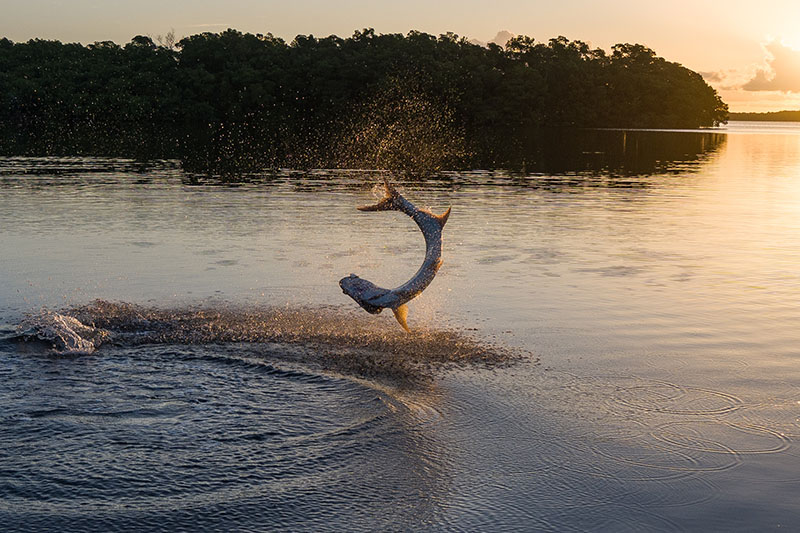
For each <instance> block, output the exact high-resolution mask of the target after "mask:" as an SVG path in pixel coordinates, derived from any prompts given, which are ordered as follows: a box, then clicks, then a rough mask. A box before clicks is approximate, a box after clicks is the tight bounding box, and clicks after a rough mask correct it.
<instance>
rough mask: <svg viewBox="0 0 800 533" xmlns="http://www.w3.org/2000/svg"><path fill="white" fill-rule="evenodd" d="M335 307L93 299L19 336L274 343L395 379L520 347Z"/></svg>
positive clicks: (39, 320)
mask: <svg viewBox="0 0 800 533" xmlns="http://www.w3.org/2000/svg"><path fill="white" fill-rule="evenodd" d="M385 325H386V324H385V323H377V322H376V321H375V320H374V319H372V320H371V319H370V317H366V316H362V314H355V313H352V312H350V311H345V310H342V309H340V308H337V307H333V306H331V307H316V308H308V307H288V306H283V307H260V308H256V307H247V308H245V307H237V306H232V305H231V306H224V305H223V306H217V307H213V308H210V307H196V308H191V307H190V308H179V309H161V308H155V307H143V306H139V305H134V304H130V303H117V302H109V301H104V300H96V301H94V302H92V303H90V304H87V305H82V306H77V307H71V308H68V309H66V310H62V312H60V313H59V312H54V311H50V310H43V311H41V312H40V313H38V314H32V315H29V316H28V317H27V318H26V319H25V320H24V321H23V322H22V324H21V325H20V327H19V333H20V336H21V337H22V338H24V339H28V340H31V339H32V340H38V341H44V342H46V343H49V344H50V345H51V347H52V350H53V351H54V352H56V353H59V354H90V353H93V352H95V350H97V349H98V348H100V346H101V345H102V344H105V343H114V344H115V345H121V346H136V345H141V344H182V345H197V344H213V343H243V342H244V343H259V344H279V345H281V346H282V347H283V349H282V350H270V353H280V354H282V355H281V357H282V358H283V359H285V360H287V361H291V362H295V363H300V364H303V365H311V366H316V367H321V368H323V369H326V370H333V371H337V372H343V373H347V374H353V375H358V376H366V377H377V378H382V377H383V378H392V379H420V378H424V377H429V376H431V375H433V373H434V372H435V371H436V370H437V369H442V368H446V367H448V366H452V365H483V366H495V365H499V364H505V363H509V362H510V361H512V360H514V359H516V358H519V357H521V356H522V355H523V354H522V353H520V352H518V351H515V350H512V349H510V348H507V347H504V346H502V345H500V344H498V343H496V342H487V341H484V340H481V339H479V338H477V337H475V336H471V335H468V334H466V333H465V332H463V331H459V330H456V329H437V328H427V327H426V328H420V329H417V330H415V331H413V332H412V333H411V334H407V333H405V332H404V331H402V330H400V329H399V328H396V327H395V325H394V324H392V328H391V329H386V328H385Z"/></svg>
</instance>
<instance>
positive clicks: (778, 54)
mask: <svg viewBox="0 0 800 533" xmlns="http://www.w3.org/2000/svg"><path fill="white" fill-rule="evenodd" d="M764 48H765V50H766V51H767V53H768V54H769V55H770V57H769V58H767V68H765V69H763V68H760V69H757V70H756V73H755V75H754V76H753V77H752V78H751V79H750V81H748V82H747V83H745V84H744V85H742V89H744V90H745V91H781V92H784V93H790V92H800V50H795V49H794V48H790V47H788V46H786V45H785V44H783V43H781V42H778V41H772V42H769V43H767V44H765V45H764Z"/></svg>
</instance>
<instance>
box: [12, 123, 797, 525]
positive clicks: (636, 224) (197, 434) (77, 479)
mask: <svg viewBox="0 0 800 533" xmlns="http://www.w3.org/2000/svg"><path fill="white" fill-rule="evenodd" d="M753 128H757V127H756V126H753V125H738V124H731V125H729V126H728V128H727V130H726V134H725V136H724V137H720V135H721V134H720V133H719V132H717V133H693V132H684V133H680V132H669V133H667V132H628V133H627V134H626V135H627V137H626V141H625V143H626V148H625V150H626V152H625V153H626V154H628V155H626V156H624V157H622V160H621V161H622V162H621V163H619V162H616V163H615V162H613V161H612V160H613V158H610V156H609V155H608V154H609V153H611V152H610V151H611V150H613V149H615V148H614V147H617V148H616V149H619V146H620V144H619V141H620V137H619V136H620V135H622V134H623V132H613V133H608V136H607V137H603V136H599V137H597V138H596V142H598V143H603V142H606V140H607V141H608V147H607V148H603V149H600V148H598V146H599V145H598V144H591V142H594V141H591V142H589V141H587V143H588V144H586V149H585V150H582V152H583V151H585V152H587V153H586V154H583V155H574V157H571V156H570V157H566V158H562V156H560V155H558V154H555V155H553V154H550V153H548V154H545V155H544V156H543V157H542V158H538V156H536V157H534V156H531V157H530V160H531V161H534V160H536V161H540V160H541V161H547V163H546V164H547V165H551V166H550V167H548V168H551V169H558V168H561V169H562V170H550V171H542V172H539V171H536V170H533V167H532V166H529V167H528V168H527V169H526V171H525V172H505V171H491V172H490V171H474V172H446V173H442V174H441V175H437V176H433V177H430V178H429V179H427V180H425V181H412V180H405V181H403V180H402V179H400V181H401V182H402V183H401V185H402V186H404V187H405V188H406V191H407V192H408V194H409V196H411V197H413V198H414V199H415V201H417V202H418V203H419V204H420V205H425V204H429V205H430V206H431V207H433V208H434V210H439V208H441V207H444V206H448V205H452V208H453V211H452V215H451V218H450V221H449V222H448V225H447V228H446V230H445V233H444V239H445V242H444V252H443V257H444V266H443V267H442V269H441V271H440V272H439V274H438V275H437V278H436V280H435V281H434V283H433V284H432V285H431V286H430V287H429V288H428V289H427V290H426V291H425V292H424V293H423V294H422V295H421V296H420V297H419V298H418V299H416V300H414V301H412V302H411V304H410V308H411V312H410V319H409V323H410V325H411V327H412V328H413V327H415V325H416V326H425V327H435V328H437V329H447V328H455V329H458V330H460V331H464V330H468V331H470V332H471V334H474V336H475V338H478V339H483V340H485V341H486V342H487V343H497V344H498V345H502V346H506V347H509V348H520V349H522V350H524V351H527V352H531V353H533V354H534V355H535V357H536V358H538V360H539V361H540V363H539V364H538V365H537V364H535V361H534V359H533V358H531V359H527V360H522V361H519V362H517V363H516V364H514V365H511V366H508V367H503V368H495V369H493V370H486V369H485V368H482V367H481V368H473V367H471V368H466V369H462V370H459V371H455V372H451V373H449V374H446V375H444V376H441V377H439V378H438V379H437V380H435V381H434V382H433V383H429V384H428V385H425V386H423V387H421V388H417V389H397V388H392V387H391V386H389V385H386V384H383V385H378V384H376V383H373V382H369V381H361V380H358V379H352V378H348V379H345V378H343V377H341V376H337V375H335V374H328V373H325V372H323V371H318V370H313V369H311V368H308V367H305V366H303V365H302V364H296V363H297V361H295V360H290V358H287V357H286V356H285V353H286V352H288V351H290V350H292V349H294V348H293V347H294V346H295V345H294V344H292V342H283V340H282V341H280V342H277V343H273V344H264V343H259V342H256V343H247V342H235V343H230V342H227V343H218V344H203V345H198V344H193V343H192V342H191V339H190V338H189V336H187V337H185V340H184V344H174V345H164V344H159V343H155V344H145V345H137V346H131V345H126V346H110V345H106V346H104V347H102V348H101V349H100V350H99V351H98V352H96V353H95V354H94V355H92V356H89V357H86V356H83V357H70V358H64V357H54V356H52V355H48V353H47V352H46V351H43V350H42V349H41V348H38V347H36V346H33V345H25V344H22V345H20V344H16V343H11V342H8V341H7V340H0V353H2V358H0V375H1V376H2V378H3V379H2V380H0V383H1V385H0V401H1V402H2V405H3V406H4V409H5V414H4V415H3V416H4V418H3V420H4V424H3V425H2V426H0V454H2V456H1V457H0V464H2V465H4V466H3V467H2V472H0V501H2V506H1V507H0V522H2V523H3V524H12V526H14V527H17V528H19V529H23V528H24V527H25V526H26V525H28V526H30V524H34V525H37V524H43V525H44V524H46V525H49V526H50V527H62V526H63V527H69V528H71V529H107V528H110V527H111V526H112V525H113V526H118V528H119V529H136V527H143V526H142V524H144V527H147V526H148V525H150V526H152V527H156V525H166V526H167V527H171V528H174V529H175V528H180V527H200V526H205V527H207V528H212V527H231V526H232V525H235V526H236V527H239V528H241V529H265V528H269V529H287V530H296V529H307V530H311V529H313V530H323V529H329V530H341V529H348V530H374V529H429V530H430V529H432V530H444V529H446V530H453V529H456V530H488V529H491V530H504V529H508V530H531V529H549V530H611V531H619V530H635V531H641V530H648V531H649V530H656V531H658V530H676V529H687V530H737V529H738V530H755V529H765V528H777V527H778V526H781V527H784V528H790V529H793V528H797V526H798V525H800V510H798V508H797V506H796V502H797V501H798V500H800V467H798V465H800V462H798V450H797V446H796V440H797V439H798V438H800V366H799V365H798V350H797V346H800V329H799V328H797V324H798V323H800V308H798V306H797V302H798V301H799V300H800V298H799V297H800V276H798V264H800V134H798V132H800V128H795V129H791V128H789V130H788V131H784V130H786V128H785V127H783V129H782V130H780V131H779V130H777V129H774V130H769V129H768V127H767V126H764V125H762V126H758V128H760V129H758V132H757V133H752V130H753ZM633 138H636V139H638V143H639V144H638V148H637V150H638V152H637V153H642V154H654V155H649V156H647V161H649V163H647V164H642V165H640V162H637V161H634V162H630V161H629V160H628V159H627V158H629V157H630V153H631V152H630V150H633V148H632V146H636V144H635V143H634V144H633V145H632V144H631V143H632V142H633V140H632V139H633ZM703 138H705V139H707V141H699V139H703ZM708 139H711V141H708ZM714 139H716V140H714ZM556 141H557V138H554V142H556ZM704 142H709V144H706V145H703V144H702V143H704ZM698 143H699V145H700V148H698ZM659 146H660V147H659ZM681 146H682V147H681ZM664 147H674V148H669V149H668V150H667V151H666V152H664V151H663V150H664ZM670 150H672V151H671V152H670ZM594 152H603V154H604V155H601V154H599V153H594ZM572 153H573V154H575V152H574V151H573V152H572ZM584 156H585V157H584ZM592 158H600V159H602V160H603V162H601V163H600V164H598V165H597V166H591V165H588V166H587V164H586V163H585V161H589V160H593V159H592ZM600 159H596V160H598V161H599V160H600ZM608 161H612V162H611V163H609V162H608ZM616 161H619V159H617V160H616ZM561 162H563V163H564V165H561ZM526 164H527V163H526ZM536 164H539V163H536ZM542 164H545V163H542ZM540 168H544V167H540ZM379 176H380V174H379V173H370V172H358V171H312V172H296V171H288V170H278V171H274V172H269V173H265V174H259V175H249V176H240V177H239V179H237V180H236V181H235V182H231V181H230V180H224V179H220V178H219V177H213V176H212V177H209V176H188V175H186V174H185V173H183V172H182V171H181V168H180V165H179V164H178V163H175V162H156V163H152V164H151V165H150V166H138V165H136V164H134V163H131V162H126V161H107V160H89V159H76V160H53V159H47V160H28V159H5V160H2V161H0V191H1V192H2V193H1V194H0V249H2V250H3V253H2V254H0V272H3V276H4V277H3V283H2V284H0V335H8V336H10V335H12V334H13V333H14V331H15V327H16V325H17V324H19V323H20V321H21V319H22V317H23V314H24V313H26V312H31V311H36V310H37V309H39V308H40V307H42V306H45V307H47V308H50V309H63V308H65V307H71V306H80V305H84V304H88V303H90V302H92V301H94V300H95V299H98V298H102V299H105V300H108V301H114V302H132V303H136V304H139V305H142V306H145V307H147V308H160V309H164V308H172V309H200V308H202V309H225V308H226V306H230V305H234V306H237V307H238V308H240V309H244V310H251V311H252V310H254V309H260V308H262V307H263V306H278V307H280V306H285V307H287V308H290V309H295V308H297V306H300V307H304V308H307V309H312V310H322V309H325V310H330V309H338V308H344V309H346V308H347V306H348V305H351V304H350V303H349V302H348V301H347V298H346V296H344V295H342V294H341V292H340V290H339V287H338V285H337V281H338V279H340V278H341V277H342V276H344V275H347V274H348V273H349V272H354V271H357V272H359V273H363V275H364V276H366V277H368V278H369V279H374V280H375V281H376V283H377V284H379V285H392V283H394V284H395V285H398V284H400V283H402V282H404V281H406V280H407V279H408V277H409V276H410V275H411V274H412V273H413V272H414V270H415V269H416V268H417V267H418V266H419V263H420V262H421V260H422V256H423V253H424V245H423V242H422V239H421V238H420V236H419V232H418V230H416V228H415V227H414V226H413V223H412V222H410V221H408V219H407V218H406V217H404V216H403V215H400V214H394V213H381V214H380V215H376V214H374V213H373V214H368V213H359V212H357V211H356V210H355V209H354V206H356V205H360V204H364V203H368V201H369V200H370V199H371V197H372V195H373V194H374V192H373V185H374V184H375V183H376V182H377V181H378V178H379ZM395 215H396V216H395ZM354 311H358V310H357V309H355V310H354ZM358 316H361V315H358ZM360 320H364V321H365V324H369V329H370V331H373V332H379V331H381V330H382V329H383V328H386V330H387V331H393V328H396V324H395V323H394V320H393V318H392V317H391V316H383V315H381V316H371V315H366V314H363V316H361V319H360ZM301 326H302V324H297V329H296V330H295V331H296V332H297V334H298V335H302V334H303V333H302V329H303V328H302V327H301ZM292 327H294V326H292ZM191 329H192V328H189V330H191ZM134 330H135V328H134ZM132 333H134V334H135V333H136V331H133V332H132ZM377 337H378V336H376V337H375V338H377ZM220 340H224V339H221V338H220ZM228 340H232V339H228ZM247 340H252V339H246V338H245V339H243V338H239V339H237V341H247ZM262 340H263V339H262ZM284 340H285V339H284ZM347 342H349V343H353V344H356V343H357V341H356V340H348V341H347ZM304 349H306V348H304ZM189 524H192V525H191V526H189ZM223 524H224V526H223Z"/></svg>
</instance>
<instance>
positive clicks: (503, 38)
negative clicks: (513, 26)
mask: <svg viewBox="0 0 800 533" xmlns="http://www.w3.org/2000/svg"><path fill="white" fill-rule="evenodd" d="M514 37H516V35H514V34H513V33H511V32H510V31H508V30H501V31H499V32H497V35H495V36H494V39H492V40H491V41H489V42H488V43H487V42H486V41H479V40H478V39H470V40H469V42H470V43H472V44H477V45H478V46H488V45H489V43H494V44H499V45H500V46H505V45H506V43H507V42H508V41H510V40H511V39H513V38H514Z"/></svg>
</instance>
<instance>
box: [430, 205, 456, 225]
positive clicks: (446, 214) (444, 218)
mask: <svg viewBox="0 0 800 533" xmlns="http://www.w3.org/2000/svg"><path fill="white" fill-rule="evenodd" d="M450 209H452V208H451V207H448V208H447V211H445V212H444V213H442V214H441V215H433V218H435V219H436V220H437V221H438V222H439V227H441V228H444V225H445V224H446V223H447V218H448V217H449V216H450Z"/></svg>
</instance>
